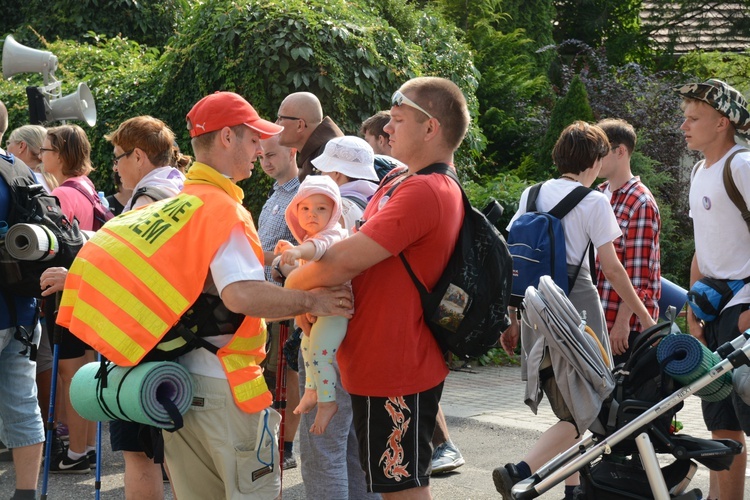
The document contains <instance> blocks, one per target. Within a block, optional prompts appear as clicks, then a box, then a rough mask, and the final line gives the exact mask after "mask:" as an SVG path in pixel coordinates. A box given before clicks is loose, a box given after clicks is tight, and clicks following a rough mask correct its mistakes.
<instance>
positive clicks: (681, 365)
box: [656, 334, 732, 401]
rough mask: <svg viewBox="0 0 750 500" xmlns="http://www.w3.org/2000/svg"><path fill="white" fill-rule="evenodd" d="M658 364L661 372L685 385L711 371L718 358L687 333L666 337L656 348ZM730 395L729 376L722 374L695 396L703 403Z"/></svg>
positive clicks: (730, 381) (730, 383) (730, 379)
mask: <svg viewBox="0 0 750 500" xmlns="http://www.w3.org/2000/svg"><path fill="white" fill-rule="evenodd" d="M656 357H657V359H658V360H659V363H664V361H665V360H667V359H669V361H668V362H667V363H666V364H665V365H664V371H665V372H666V373H667V375H669V376H671V377H672V378H674V379H675V380H677V381H678V382H680V383H682V384H684V385H687V384H689V383H691V382H694V381H696V380H698V379H699V378H701V377H702V376H703V375H705V374H707V373H708V372H710V371H711V368H713V367H714V366H715V365H716V364H717V363H719V362H720V361H721V358H719V356H717V355H716V354H714V353H713V352H711V351H710V350H709V349H708V348H707V347H706V346H704V345H703V344H701V343H700V341H699V340H698V339H696V338H695V337H693V336H692V335H687V334H672V335H667V336H666V337H664V338H663V339H662V341H661V342H659V345H658V346H657V348H656ZM731 392H732V375H731V373H725V374H723V375H722V376H721V377H719V378H718V379H716V380H714V381H713V382H711V383H710V384H708V385H707V386H706V387H704V388H703V389H701V390H699V391H697V392H696V393H695V395H696V396H699V397H700V398H701V399H703V400H704V401H721V400H722V399H724V398H726V397H727V396H729V394H730V393H731Z"/></svg>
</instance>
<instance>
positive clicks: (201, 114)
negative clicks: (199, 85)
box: [186, 91, 284, 139]
mask: <svg viewBox="0 0 750 500" xmlns="http://www.w3.org/2000/svg"><path fill="white" fill-rule="evenodd" d="M186 119H187V128H188V130H189V131H190V137H198V136H199V135H203V134H206V133H208V132H214V131H216V130H221V129H222V128H224V127H234V126H235V125H247V126H248V127H250V128H251V129H253V130H255V131H256V132H258V133H259V134H260V138H261V139H268V138H269V137H272V136H274V135H276V134H278V133H280V132H281V131H282V130H284V127H282V126H281V125H276V124H275V123H273V122H269V121H267V120H263V119H262V118H261V117H260V116H258V112H257V111H255V108H253V107H252V106H251V105H250V103H249V102H247V101H246V100H245V99H244V98H243V97H242V96H240V95H239V94H235V93H234V92H220V91H216V92H214V93H213V94H211V95H207V96H206V97H204V98H203V99H201V100H200V101H198V102H197V103H196V104H195V106H193V109H191V110H190V112H189V113H188V114H187V117H186Z"/></svg>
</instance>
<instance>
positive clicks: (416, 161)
mask: <svg viewBox="0 0 750 500" xmlns="http://www.w3.org/2000/svg"><path fill="white" fill-rule="evenodd" d="M392 105H393V106H392V108H391V120H390V122H389V123H388V125H387V126H386V127H385V130H386V132H388V133H389V134H390V145H391V148H392V149H391V151H392V155H393V156H394V157H395V158H396V159H398V160H400V161H402V162H404V163H405V164H406V165H409V167H408V170H407V171H405V172H404V175H399V176H395V177H394V178H393V179H391V180H390V181H388V182H387V184H386V186H384V187H382V188H381V189H380V190H379V191H378V192H377V193H375V195H374V196H373V197H372V199H371V200H370V203H369V204H368V206H367V210H366V211H365V213H364V219H363V220H364V221H365V222H364V224H363V225H362V226H361V229H360V231H359V232H357V233H356V234H354V235H353V236H351V237H349V238H347V239H345V240H343V241H341V242H340V243H337V244H335V245H333V246H332V247H331V248H330V249H329V250H328V251H327V252H326V254H325V256H324V257H323V258H322V259H321V260H319V261H317V262H313V263H310V264H308V265H306V266H304V267H302V268H300V269H298V270H296V271H294V272H293V273H292V274H291V275H290V276H289V278H288V279H287V284H286V286H287V287H294V288H302V289H310V288H314V287H318V286H325V285H326V284H333V283H336V284H340V283H344V282H346V281H347V280H352V287H353V289H354V296H355V308H356V312H355V314H354V317H353V318H352V319H351V320H350V322H349V328H348V330H347V334H346V338H345V339H344V342H343V343H342V344H341V348H340V349H339V353H338V361H339V366H340V368H341V379H342V383H343V385H344V388H345V389H346V390H347V391H348V392H349V393H350V394H351V396H352V406H353V408H354V424H355V428H356V430H357V437H358V439H359V442H360V449H361V450H362V452H361V453H360V456H362V457H365V458H364V459H363V463H362V467H363V469H364V470H365V474H366V475H367V483H368V489H369V490H370V491H374V492H379V493H382V494H383V497H384V498H401V497H405V496H409V497H410V498H430V490H429V469H430V462H431V456H432V453H431V449H430V440H431V438H432V434H433V431H434V428H435V416H436V414H437V409H438V402H439V401H440V395H441V393H442V389H443V381H444V380H445V377H446V375H447V374H448V368H447V366H446V364H445V361H444V359H443V355H442V353H441V350H440V348H439V347H438V345H437V342H436V341H435V338H434V337H433V335H432V333H431V332H430V330H429V328H428V327H427V324H426V323H425V322H424V319H423V314H422V305H421V302H420V298H419V293H418V292H417V289H416V288H415V286H414V283H413V282H412V280H411V278H410V277H409V274H408V273H407V271H406V269H405V268H404V265H403V263H402V262H401V259H400V258H399V254H400V253H403V254H404V256H405V257H406V259H407V260H408V261H409V263H410V265H411V267H412V269H413V270H414V272H415V274H416V275H417V277H418V278H419V279H420V281H422V282H423V283H425V285H427V288H428V289H430V288H432V287H433V286H434V285H435V283H436V282H437V280H438V278H439V277H440V275H441V274H442V272H443V270H444V268H445V266H446V264H447V262H448V259H449V257H450V255H451V254H452V253H453V248H454V246H455V244H456V240H457V239H458V231H459V229H460V227H461V223H462V221H463V215H464V210H463V203H462V199H461V191H460V189H459V187H458V186H457V185H456V183H455V182H454V181H453V180H451V179H449V178H448V177H447V176H445V175H441V174H430V175H413V174H416V173H418V172H419V171H420V170H422V169H424V168H426V167H428V166H430V165H432V164H435V163H446V164H452V163H453V154H454V152H455V151H456V149H457V148H458V146H459V144H460V143H461V141H462V140H463V137H464V135H465V134H466V130H467V128H468V125H469V112H468V109H467V106H466V101H465V99H464V96H463V94H462V93H461V90H460V89H459V88H458V87H457V86H456V85H455V84H454V83H452V82H451V81H449V80H446V79H443V78H436V77H422V78H414V79H412V80H409V81H408V82H406V83H405V84H404V85H403V86H402V87H401V88H400V89H399V90H398V91H397V92H395V93H394V94H393V98H392ZM396 183H400V185H399V186H398V189H396V190H395V191H393V192H392V193H391V196H387V193H388V191H389V189H390V187H391V186H392V185H394V184H396ZM298 321H304V319H303V318H301V317H300V318H298ZM406 490H408V491H406Z"/></svg>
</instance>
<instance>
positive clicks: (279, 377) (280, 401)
mask: <svg viewBox="0 0 750 500" xmlns="http://www.w3.org/2000/svg"><path fill="white" fill-rule="evenodd" d="M288 336H289V321H288V320H286V321H281V322H280V323H279V354H278V356H279V357H278V363H277V364H276V394H275V395H276V397H275V398H274V402H273V407H274V409H275V410H276V411H278V412H279V414H280V415H281V423H280V424H279V478H280V479H281V482H282V491H283V477H284V422H285V421H286V356H284V344H285V343H286V339H287V337H288ZM281 495H282V493H279V498H281Z"/></svg>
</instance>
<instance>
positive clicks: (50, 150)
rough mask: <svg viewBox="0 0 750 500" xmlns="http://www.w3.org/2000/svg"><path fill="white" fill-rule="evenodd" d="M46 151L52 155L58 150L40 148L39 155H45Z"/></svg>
mask: <svg viewBox="0 0 750 500" xmlns="http://www.w3.org/2000/svg"><path fill="white" fill-rule="evenodd" d="M45 151H46V152H50V153H51V152H53V151H57V150H56V149H54V148H39V154H42V153H44V152H45Z"/></svg>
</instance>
